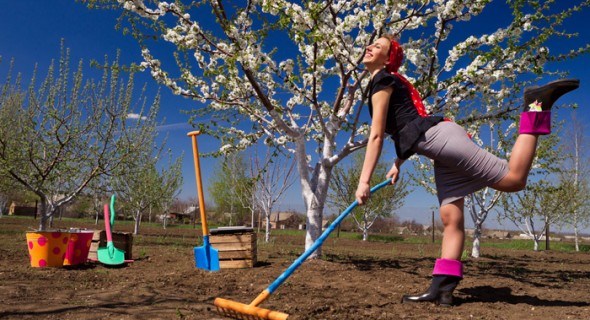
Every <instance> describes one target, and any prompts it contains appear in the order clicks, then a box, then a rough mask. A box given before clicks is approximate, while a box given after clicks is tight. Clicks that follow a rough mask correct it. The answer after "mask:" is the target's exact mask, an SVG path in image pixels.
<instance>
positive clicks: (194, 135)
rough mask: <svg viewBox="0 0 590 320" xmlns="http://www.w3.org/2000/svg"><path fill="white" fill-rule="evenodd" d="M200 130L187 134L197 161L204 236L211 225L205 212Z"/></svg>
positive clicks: (196, 173) (196, 167)
mask: <svg viewBox="0 0 590 320" xmlns="http://www.w3.org/2000/svg"><path fill="white" fill-rule="evenodd" d="M200 133H201V132H200V131H192V132H189V133H188V134H187V136H189V137H191V140H192V142H193V160H194V163H195V177H196V180H197V192H198V194H199V211H200V212H201V226H202V229H203V236H206V235H209V227H208V226H207V215H206V214H205V196H204V195H203V181H202V179H201V163H200V162H199V147H198V145H197V136H198V135H199V134H200Z"/></svg>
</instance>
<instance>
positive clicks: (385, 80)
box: [369, 69, 443, 160]
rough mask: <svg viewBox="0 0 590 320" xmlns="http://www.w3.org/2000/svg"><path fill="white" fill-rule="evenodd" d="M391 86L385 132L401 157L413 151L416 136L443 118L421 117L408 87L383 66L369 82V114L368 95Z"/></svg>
mask: <svg viewBox="0 0 590 320" xmlns="http://www.w3.org/2000/svg"><path fill="white" fill-rule="evenodd" d="M389 87H391V88H393V93H392V94H391V97H390V98H389V109H388V110H387V120H386V123H385V133H387V134H389V135H391V138H392V139H393V141H394V142H395V153H396V154H397V157H398V158H400V159H402V160H405V159H407V158H409V157H411V156H412V155H413V154H414V152H413V151H412V147H413V146H414V144H416V142H417V141H418V139H419V138H420V136H421V135H422V134H423V133H424V132H426V131H427V130H428V129H430V128H431V127H433V126H435V125H436V124H437V123H439V122H441V121H443V117H438V116H436V117H435V116H429V117H425V118H422V117H421V116H420V115H419V114H418V111H417V110H416V107H415V106H414V103H413V102H412V98H411V96H410V92H409V90H408V88H406V86H405V85H404V83H403V82H402V80H401V79H400V78H399V77H397V76H396V75H394V74H391V73H389V72H387V71H386V70H385V69H382V70H381V71H379V72H378V73H377V74H376V75H375V76H374V77H373V78H372V79H371V82H370V83H369V90H370V91H369V113H370V115H371V118H372V117H373V103H372V101H371V97H373V95H374V94H375V93H377V92H379V91H381V90H383V89H386V88H389Z"/></svg>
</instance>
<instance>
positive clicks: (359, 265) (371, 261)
mask: <svg viewBox="0 0 590 320" xmlns="http://www.w3.org/2000/svg"><path fill="white" fill-rule="evenodd" d="M324 260H326V261H329V262H333V263H341V264H349V265H354V267H355V268H356V269H357V270H359V271H371V270H383V269H407V268H412V269H414V268H415V267H416V266H420V265H421V263H423V262H426V263H432V258H428V257H424V258H412V259H400V258H395V259H383V258H377V257H361V256H355V255H341V254H329V253H328V254H324ZM408 260H409V261H408ZM406 272H407V273H410V274H418V272H415V271H410V270H408V271H406Z"/></svg>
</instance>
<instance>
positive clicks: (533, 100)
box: [524, 79, 580, 112]
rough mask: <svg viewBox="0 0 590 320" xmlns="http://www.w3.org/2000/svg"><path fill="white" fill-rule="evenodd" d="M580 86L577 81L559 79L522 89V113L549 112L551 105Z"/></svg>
mask: <svg viewBox="0 0 590 320" xmlns="http://www.w3.org/2000/svg"><path fill="white" fill-rule="evenodd" d="M579 86H580V80H578V79H561V80H557V81H553V82H549V83H548V84H546V85H544V86H541V87H537V86H534V87H528V88H525V89H524V111H525V112H527V111H549V110H551V107H552V106H553V103H555V101H557V99H559V97H561V96H563V95H564V94H566V93H568V92H570V91H572V90H575V89H577V88H578V87H579Z"/></svg>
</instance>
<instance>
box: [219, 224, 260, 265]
mask: <svg viewBox="0 0 590 320" xmlns="http://www.w3.org/2000/svg"><path fill="white" fill-rule="evenodd" d="M209 242H210V243H211V247H213V248H214V249H217V250H218V251H219V267H220V268H221V269H235V268H252V267H254V266H255V265H256V233H254V232H253V231H252V229H251V228H246V229H232V230H230V231H228V230H223V229H222V230H221V232H220V231H219V230H218V229H213V230H211V235H210V236H209Z"/></svg>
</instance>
